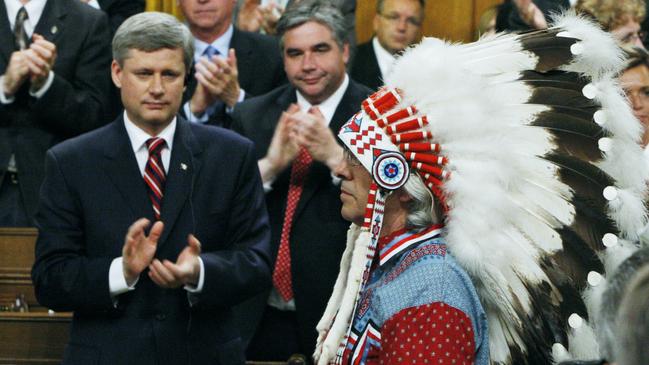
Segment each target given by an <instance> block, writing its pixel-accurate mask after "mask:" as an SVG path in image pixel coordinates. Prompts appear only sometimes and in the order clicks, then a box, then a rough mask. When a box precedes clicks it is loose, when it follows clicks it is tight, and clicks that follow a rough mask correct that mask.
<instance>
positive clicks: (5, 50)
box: [0, 1, 14, 73]
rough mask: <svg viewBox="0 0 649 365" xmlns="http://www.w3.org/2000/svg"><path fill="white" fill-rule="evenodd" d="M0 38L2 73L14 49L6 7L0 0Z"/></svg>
mask: <svg viewBox="0 0 649 365" xmlns="http://www.w3.org/2000/svg"><path fill="white" fill-rule="evenodd" d="M0 38H1V39H3V41H2V42H0V56H2V58H3V59H4V67H2V70H3V71H2V73H4V68H5V67H6V65H8V64H9V58H10V57H11V53H12V52H13V51H14V41H13V39H14V35H13V32H12V30H11V26H10V23H9V18H7V8H6V7H5V2H4V1H0Z"/></svg>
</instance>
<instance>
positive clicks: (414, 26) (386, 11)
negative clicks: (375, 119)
mask: <svg viewBox="0 0 649 365" xmlns="http://www.w3.org/2000/svg"><path fill="white" fill-rule="evenodd" d="M425 8H426V4H425V2H424V0H378V1H377V2H376V15H374V23H373V26H374V37H372V39H371V40H370V41H369V42H366V43H363V44H360V45H358V49H357V51H356V57H355V58H354V62H353V63H352V67H351V70H350V75H351V77H352V79H354V80H356V81H358V82H360V83H361V84H363V85H365V86H367V87H369V88H370V89H373V90H376V89H378V88H379V87H380V86H381V85H383V80H384V79H385V76H386V75H388V74H389V73H390V70H391V69H392V64H393V63H394V61H395V59H396V57H397V56H398V55H399V54H400V53H401V52H403V50H404V49H406V47H408V46H410V45H411V44H414V43H415V42H417V41H418V40H419V38H420V37H421V24H422V22H423V20H424V9H425Z"/></svg>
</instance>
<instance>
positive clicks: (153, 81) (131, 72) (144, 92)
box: [111, 48, 186, 135]
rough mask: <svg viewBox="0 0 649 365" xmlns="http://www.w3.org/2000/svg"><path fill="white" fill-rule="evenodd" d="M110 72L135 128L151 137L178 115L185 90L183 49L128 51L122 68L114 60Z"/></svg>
mask: <svg viewBox="0 0 649 365" xmlns="http://www.w3.org/2000/svg"><path fill="white" fill-rule="evenodd" d="M111 71H112V77H113V82H114V83H115V85H116V86H117V87H118V88H119V89H120V92H121V96H122V104H124V109H125V110H126V114H127V115H128V118H129V119H130V120H131V121H132V122H133V123H134V124H135V125H137V126H138V127H140V128H142V129H143V130H144V131H146V132H148V133H149V134H151V135H156V134H158V132H160V131H161V130H162V129H164V127H166V126H167V125H169V123H170V122H171V120H172V119H173V118H174V116H175V115H176V113H177V112H178V108H179V107H180V103H181V101H182V95H183V90H184V88H185V85H184V79H185V72H186V70H185V64H184V63H183V50H182V49H180V48H175V49H168V48H163V49H159V50H157V51H153V52H144V51H140V50H137V49H131V50H129V57H128V58H127V59H125V60H124V64H123V65H122V66H121V67H120V65H119V64H118V63H117V62H116V61H113V64H112V67H111Z"/></svg>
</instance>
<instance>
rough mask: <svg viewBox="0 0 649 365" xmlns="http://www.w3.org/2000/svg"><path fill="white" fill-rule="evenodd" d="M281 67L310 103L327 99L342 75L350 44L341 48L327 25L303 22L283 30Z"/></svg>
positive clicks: (336, 86) (337, 85)
mask: <svg viewBox="0 0 649 365" xmlns="http://www.w3.org/2000/svg"><path fill="white" fill-rule="evenodd" d="M283 53H284V54H283V56H284V70H285V71H286V76H287V77H288V80H289V82H290V83H291V84H292V85H293V86H295V88H296V89H298V90H299V91H300V93H301V94H302V95H303V96H304V97H305V98H306V99H307V100H308V101H309V102H310V103H311V104H319V103H321V102H323V101H324V100H326V99H327V98H328V97H329V96H331V94H333V93H334V92H335V91H336V89H338V87H339V86H340V84H341V83H342V82H343V79H344V78H345V72H346V71H345V64H346V63H347V60H348V59H349V47H348V45H346V44H345V46H344V47H343V48H342V49H341V48H340V46H338V43H336V41H335V40H334V37H333V35H332V33H331V31H330V30H329V28H327V27H326V26H324V25H322V24H320V23H317V22H306V23H304V24H302V25H300V26H298V27H295V28H293V29H291V30H289V31H287V32H286V33H285V34H284V50H283Z"/></svg>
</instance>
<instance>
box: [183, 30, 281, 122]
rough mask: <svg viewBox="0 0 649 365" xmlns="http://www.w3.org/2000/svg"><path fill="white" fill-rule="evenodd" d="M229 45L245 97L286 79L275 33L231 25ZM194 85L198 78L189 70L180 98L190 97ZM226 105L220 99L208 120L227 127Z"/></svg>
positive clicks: (270, 87)
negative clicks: (182, 95) (233, 52)
mask: <svg viewBox="0 0 649 365" xmlns="http://www.w3.org/2000/svg"><path fill="white" fill-rule="evenodd" d="M230 48H234V51H235V53H236V55H237V69H238V71H239V86H240V87H241V88H242V89H243V90H244V91H245V93H246V96H245V97H246V98H250V97H253V96H257V95H261V94H265V93H267V92H269V91H270V90H272V89H274V88H276V87H278V86H279V85H281V84H284V83H286V74H285V73H284V63H283V61H282V57H281V53H280V51H279V45H278V43H277V40H276V39H275V38H274V37H270V36H267V35H263V34H258V33H250V32H244V31H241V30H238V29H236V28H234V33H233V34H232V39H231V40H230ZM196 85H197V81H196V78H194V71H193V70H192V71H191V73H190V78H189V82H188V85H187V90H186V91H185V94H184V97H183V102H186V101H187V100H189V99H191V97H192V95H194V91H195V90H196ZM225 109H226V107H225V104H224V103H219V105H218V108H217V110H216V112H215V113H214V114H213V115H212V116H211V117H210V119H209V121H208V123H207V124H210V125H218V126H223V127H226V128H227V127H229V125H230V124H231V119H230V117H229V116H228V115H227V114H226V112H225Z"/></svg>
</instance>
